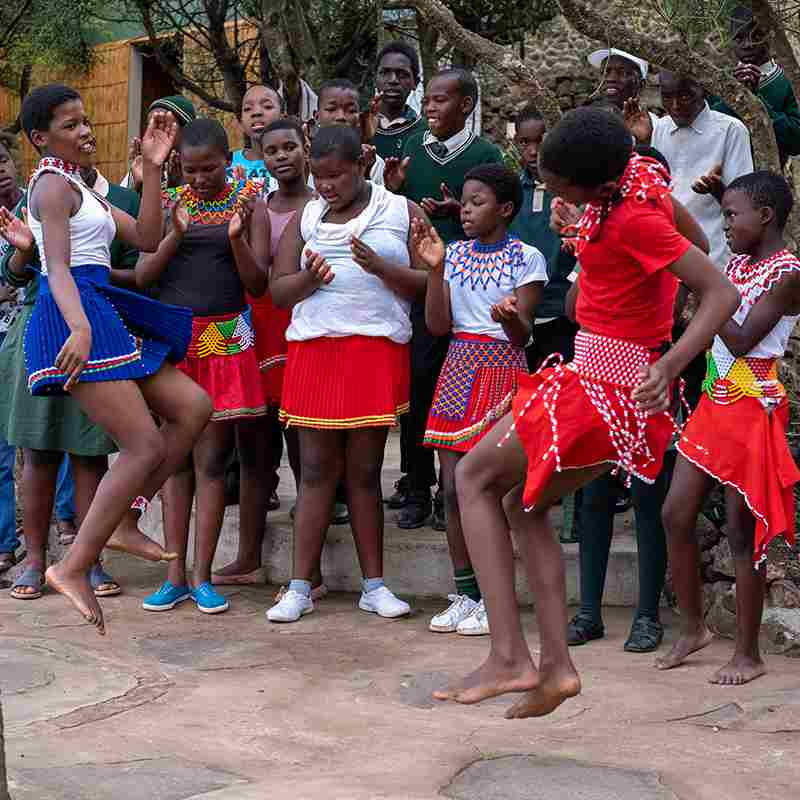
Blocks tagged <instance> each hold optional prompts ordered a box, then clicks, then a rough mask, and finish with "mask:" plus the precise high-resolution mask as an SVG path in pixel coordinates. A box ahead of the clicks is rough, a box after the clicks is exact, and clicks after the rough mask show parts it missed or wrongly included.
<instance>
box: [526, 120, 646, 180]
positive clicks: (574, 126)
mask: <svg viewBox="0 0 800 800" xmlns="http://www.w3.org/2000/svg"><path fill="white" fill-rule="evenodd" d="M632 151H633V142H632V139H631V135H630V133H629V132H628V130H627V128H626V127H625V123H624V122H623V120H622V117H621V116H615V115H614V114H611V113H609V112H608V111H604V110H602V109H600V108H591V107H588V108H586V107H584V108H576V109H574V110H573V111H569V112H568V113H566V114H564V116H563V117H562V118H561V120H560V121H559V123H558V124H557V125H556V126H555V127H554V128H553V130H551V131H550V132H549V133H548V134H547V136H546V137H545V140H544V143H543V144H542V149H541V151H540V153H539V163H540V165H541V166H542V167H543V168H544V169H546V170H547V171H548V172H552V173H553V174H555V175H560V176H561V177H562V178H566V179H567V180H568V181H569V182H570V183H573V184H575V185H576V186H583V187H594V186H600V185H602V184H604V183H606V182H607V181H612V180H617V179H618V178H620V177H621V176H622V173H623V172H624V171H625V167H626V166H627V164H628V161H629V160H630V157H631V153H632Z"/></svg>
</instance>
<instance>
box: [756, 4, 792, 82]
mask: <svg viewBox="0 0 800 800" xmlns="http://www.w3.org/2000/svg"><path fill="white" fill-rule="evenodd" d="M751 5H752V8H753V17H754V18H755V20H756V23H757V25H758V27H759V28H760V29H761V30H762V31H770V32H771V33H772V35H773V36H772V46H773V51H774V53H775V55H776V56H777V61H778V63H779V64H780V65H781V66H782V67H783V71H784V72H785V73H786V77H787V78H788V79H789V83H791V84H792V86H798V87H800V64H798V63H797V57H796V56H795V54H794V49H793V48H792V45H791V43H790V42H789V37H788V36H787V35H786V27H785V22H784V20H783V19H781V18H780V17H779V16H778V13H777V11H776V9H775V7H774V6H773V5H772V3H770V2H769V0H752V3H751Z"/></svg>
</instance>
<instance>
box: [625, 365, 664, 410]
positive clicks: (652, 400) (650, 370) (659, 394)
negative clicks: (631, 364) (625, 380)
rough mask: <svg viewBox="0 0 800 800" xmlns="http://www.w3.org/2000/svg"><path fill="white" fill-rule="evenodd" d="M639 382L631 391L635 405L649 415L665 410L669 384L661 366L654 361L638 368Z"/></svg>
mask: <svg viewBox="0 0 800 800" xmlns="http://www.w3.org/2000/svg"><path fill="white" fill-rule="evenodd" d="M639 376H640V378H641V382H640V383H639V385H638V386H637V387H636V388H635V389H634V390H633V391H632V392H631V398H632V399H633V400H634V401H635V402H636V405H637V406H638V407H639V408H640V409H642V411H645V412H647V414H649V415H651V416H652V415H653V414H659V413H660V412H662V411H667V410H668V409H669V406H670V386H669V383H670V382H669V380H668V378H667V376H666V375H665V374H664V371H663V369H662V367H661V366H660V365H659V363H658V362H657V361H656V363H655V364H650V365H649V366H646V367H641V368H640V369H639Z"/></svg>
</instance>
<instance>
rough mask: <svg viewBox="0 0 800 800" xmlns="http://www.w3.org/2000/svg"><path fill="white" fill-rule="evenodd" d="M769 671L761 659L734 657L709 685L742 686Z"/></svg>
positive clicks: (710, 679)
mask: <svg viewBox="0 0 800 800" xmlns="http://www.w3.org/2000/svg"><path fill="white" fill-rule="evenodd" d="M766 671H767V665H766V664H765V663H764V662H763V661H762V660H761V659H760V658H753V657H752V656H740V655H734V657H733V658H732V659H731V660H730V661H729V662H728V663H727V664H726V665H725V666H724V667H722V668H721V669H718V670H717V671H716V672H715V673H714V674H713V675H712V676H711V677H710V678H709V679H708V681H709V683H718V684H720V685H721V686H741V685H742V684H745V683H750V681H753V680H755V679H756V678H760V677H761V676H762V675H764V674H765V673H766Z"/></svg>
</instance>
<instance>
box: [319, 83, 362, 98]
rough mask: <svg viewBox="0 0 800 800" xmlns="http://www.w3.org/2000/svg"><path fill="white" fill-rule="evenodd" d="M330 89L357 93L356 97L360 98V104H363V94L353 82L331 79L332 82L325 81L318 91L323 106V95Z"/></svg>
mask: <svg viewBox="0 0 800 800" xmlns="http://www.w3.org/2000/svg"><path fill="white" fill-rule="evenodd" d="M328 89H344V90H345V91H347V92H355V94H356V97H357V98H358V100H359V102H361V92H360V91H359V90H358V86H356V85H355V84H354V83H353V81H349V80H347V78H331V79H330V80H327V81H323V82H322V84H321V85H320V87H319V89H318V90H317V102H318V103H320V104H322V95H323V94H325V92H327V91H328Z"/></svg>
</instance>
